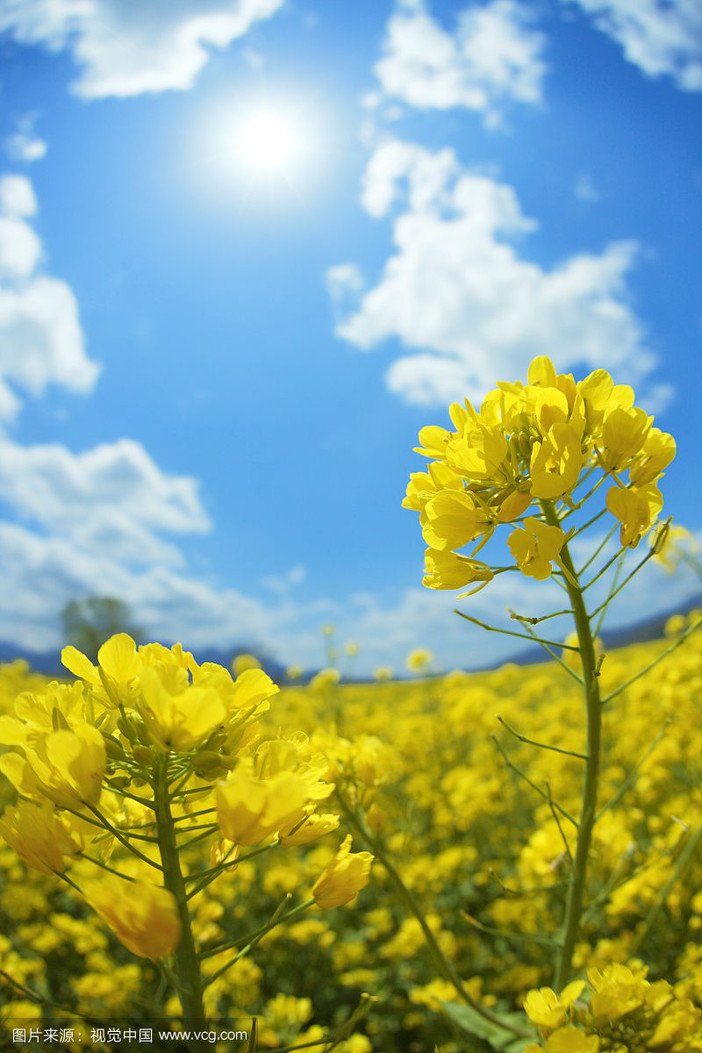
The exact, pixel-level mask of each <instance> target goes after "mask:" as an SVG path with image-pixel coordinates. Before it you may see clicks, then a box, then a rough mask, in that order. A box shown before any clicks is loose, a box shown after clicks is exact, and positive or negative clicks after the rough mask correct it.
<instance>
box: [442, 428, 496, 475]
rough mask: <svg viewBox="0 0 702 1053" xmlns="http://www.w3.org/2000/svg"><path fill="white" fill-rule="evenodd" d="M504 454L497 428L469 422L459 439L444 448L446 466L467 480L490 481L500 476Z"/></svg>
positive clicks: (454, 439)
mask: <svg viewBox="0 0 702 1053" xmlns="http://www.w3.org/2000/svg"><path fill="white" fill-rule="evenodd" d="M507 450H508V445H507V439H506V438H505V436H504V432H503V431H502V429H501V428H497V427H490V428H488V427H486V426H485V425H484V424H473V423H472V422H469V423H468V425H467V426H466V428H465V430H464V432H463V435H461V436H457V437H456V438H453V439H451V441H450V442H449V443H448V444H447V446H446V463H447V464H448V465H449V466H450V467H451V468H455V469H456V471H458V472H460V473H461V474H462V475H465V476H466V478H468V479H494V478H496V477H499V475H500V472H501V469H502V464H503V462H504V461H505V459H506V457H507Z"/></svg>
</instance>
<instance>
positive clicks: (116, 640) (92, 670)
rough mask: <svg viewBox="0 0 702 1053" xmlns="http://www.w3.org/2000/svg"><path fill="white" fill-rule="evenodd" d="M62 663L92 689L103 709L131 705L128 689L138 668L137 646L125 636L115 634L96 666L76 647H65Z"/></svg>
mask: <svg viewBox="0 0 702 1053" xmlns="http://www.w3.org/2000/svg"><path fill="white" fill-rule="evenodd" d="M61 661H62V663H63V664H64V665H65V666H66V668H67V669H68V670H69V671H70V672H71V673H73V674H74V676H77V677H80V679H81V680H83V681H84V682H85V683H86V684H88V685H89V686H90V687H91V688H92V690H93V692H94V694H95V695H96V697H97V698H98V699H99V700H100V701H101V702H102V703H103V705H105V706H106V707H107V708H112V709H114V708H116V707H117V706H118V705H119V704H120V702H121V703H127V702H129V701H130V687H131V685H132V683H133V681H134V680H135V678H136V677H137V675H138V673H139V668H140V664H141V662H140V658H139V656H138V655H137V645H136V644H135V642H134V640H132V638H131V636H128V635H127V634H126V633H117V634H116V635H115V636H112V637H110V639H109V640H107V641H106V643H104V644H103V645H102V647H101V648H100V650H99V651H98V665H97V666H94V665H93V663H92V662H91V661H90V659H89V658H87V657H86V656H85V655H84V654H83V653H82V652H81V651H79V650H78V649H77V648H75V647H64V649H63V650H62V652H61ZM101 673H102V675H100V674H101Z"/></svg>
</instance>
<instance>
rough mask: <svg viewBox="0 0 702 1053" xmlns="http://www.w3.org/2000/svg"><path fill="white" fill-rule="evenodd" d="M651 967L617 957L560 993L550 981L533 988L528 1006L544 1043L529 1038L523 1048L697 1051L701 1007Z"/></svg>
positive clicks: (558, 1052) (528, 1052) (530, 1051)
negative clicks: (652, 974) (651, 973)
mask: <svg viewBox="0 0 702 1053" xmlns="http://www.w3.org/2000/svg"><path fill="white" fill-rule="evenodd" d="M646 973H647V970H646V969H645V968H641V967H639V968H636V969H631V968H628V967H627V966H625V965H621V964H620V963H612V964H610V965H606V966H605V967H604V968H602V969H598V968H591V969H588V972H587V984H586V983H585V981H584V980H578V981H575V982H574V983H571V984H569V985H568V987H567V988H565V990H564V991H562V992H561V994H560V995H557V994H556V993H555V991H553V990H552V989H551V988H550V987H543V988H540V989H539V990H535V991H530V992H529V993H528V995H527V996H526V998H525V1000H524V1009H525V1010H526V1013H527V1015H528V1017H529V1019H530V1020H531V1021H532V1023H534V1024H535V1025H536V1026H537V1028H538V1030H539V1033H540V1035H541V1036H542V1040H543V1044H540V1045H537V1044H535V1043H533V1044H532V1043H530V1044H529V1045H528V1046H527V1047H526V1049H525V1051H524V1053H540V1051H541V1050H546V1053H568V1051H574V1053H577V1051H582V1053H648V1051H649V1050H675V1053H697V1051H699V1050H700V1049H702V1010H700V1008H699V1007H698V1006H695V1005H693V1003H692V1002H691V1001H690V999H689V998H684V997H679V996H678V995H677V994H676V992H675V990H674V988H673V987H672V986H671V985H670V984H669V983H668V982H667V981H666V980H657V981H655V982H653V983H651V982H650V981H649V980H647V979H646Z"/></svg>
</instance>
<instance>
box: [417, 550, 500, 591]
mask: <svg viewBox="0 0 702 1053" xmlns="http://www.w3.org/2000/svg"><path fill="white" fill-rule="evenodd" d="M424 567H425V573H424V579H423V582H422V584H423V585H425V586H426V587H427V588H430V589H462V588H463V586H464V585H471V584H472V583H473V582H482V583H483V584H486V583H487V582H488V581H492V578H493V573H492V571H491V570H490V568H489V567H488V565H487V563H481V562H480V560H479V559H469V558H468V556H461V555H460V554H459V553H457V552H440V551H437V549H433V548H428V549H427V551H426V553H425V556H424Z"/></svg>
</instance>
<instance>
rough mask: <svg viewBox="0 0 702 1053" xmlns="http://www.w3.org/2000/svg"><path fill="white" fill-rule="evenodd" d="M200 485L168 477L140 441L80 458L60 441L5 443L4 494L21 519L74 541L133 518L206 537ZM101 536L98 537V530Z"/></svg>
mask: <svg viewBox="0 0 702 1053" xmlns="http://www.w3.org/2000/svg"><path fill="white" fill-rule="evenodd" d="M197 486H198V484H197V481H196V480H195V479H192V478H190V477H188V476H169V475H165V474H164V473H163V472H162V471H161V470H160V469H159V468H158V466H157V465H156V464H155V463H154V462H153V460H152V459H151V458H150V457H149V455H148V453H147V452H146V450H145V449H144V448H143V446H141V445H140V444H139V443H137V442H135V441H134V440H133V439H120V440H118V441H117V442H114V443H109V444H108V443H105V444H102V445H99V446H95V447H94V448H93V449H91V450H87V451H86V452H85V453H80V454H74V453H71V451H70V450H68V449H66V447H65V446H61V445H59V444H58V443H56V444H53V445H47V446H20V445H18V444H16V443H12V442H9V441H3V442H0V494H2V498H3V500H5V501H7V502H8V503H9V504H11V505H12V507H13V508H14V509H15V511H16V512H17V513H18V514H19V515H20V516H22V517H24V518H27V519H31V520H33V521H35V522H37V523H40V524H42V525H43V526H44V527H47V528H50V529H51V530H52V531H54V532H56V533H61V534H67V535H73V534H74V533H75V531H76V530H77V529H79V530H84V529H85V526H86V524H91V522H92V520H93V519H94V518H96V522H97V524H98V525H99V527H100V529H104V524H107V523H110V522H111V520H112V518H113V517H114V520H115V523H117V522H119V519H120V518H121V517H126V518H127V519H128V520H130V521H133V522H134V523H137V524H140V525H142V526H144V527H146V528H149V529H152V530H165V531H168V532H171V533H192V532H193V531H199V532H202V531H207V530H209V528H210V522H209V519H208V517H207V515H206V514H205V512H204V510H203V508H202V506H201V504H200V500H199V497H198V493H197ZM98 532H99V531H98Z"/></svg>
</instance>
